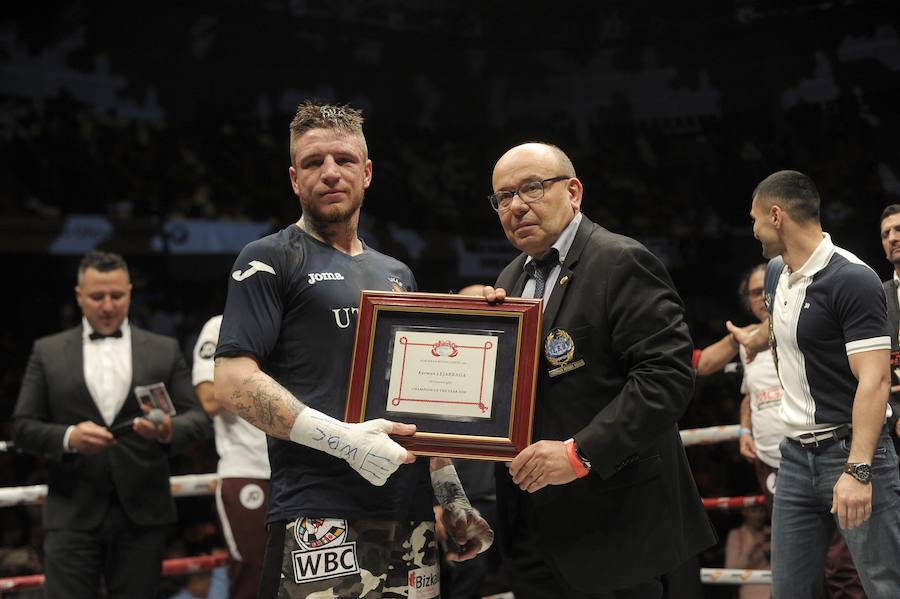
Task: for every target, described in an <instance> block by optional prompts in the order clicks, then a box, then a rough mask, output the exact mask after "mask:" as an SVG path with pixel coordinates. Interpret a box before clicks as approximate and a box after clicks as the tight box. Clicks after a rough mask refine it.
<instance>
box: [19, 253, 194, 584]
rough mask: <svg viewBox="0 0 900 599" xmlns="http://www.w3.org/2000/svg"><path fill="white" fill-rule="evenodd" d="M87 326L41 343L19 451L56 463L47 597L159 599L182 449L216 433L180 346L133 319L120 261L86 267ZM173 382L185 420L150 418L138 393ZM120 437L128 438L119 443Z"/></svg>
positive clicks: (81, 276)
mask: <svg viewBox="0 0 900 599" xmlns="http://www.w3.org/2000/svg"><path fill="white" fill-rule="evenodd" d="M75 297H76V299H77V301H78V305H79V306H80V307H81V311H82V314H83V318H82V324H81V325H80V326H78V327H76V328H73V329H70V330H68V331H63V332H62V333H58V334H55V335H51V336H49V337H44V338H42V339H38V340H37V341H36V342H35V344H34V348H33V350H32V353H31V357H30V358H29V360H28V366H27V368H26V370H25V375H24V378H23V380H22V388H21V390H20V392H19V399H18V402H17V403H16V408H15V412H14V415H13V418H14V424H13V439H14V440H15V443H16V446H17V447H20V448H22V449H23V450H25V451H28V452H30V453H34V454H38V455H42V456H45V457H46V458H47V460H48V467H49V481H48V482H49V485H48V487H49V492H48V494H47V500H46V502H45V504H44V528H45V529H47V537H46V540H45V543H44V573H45V575H46V582H45V596H46V597H48V599H53V598H56V597H60V598H62V597H65V598H66V599H76V598H81V597H84V598H89V597H90V598H94V597H97V596H98V593H99V589H100V588H101V583H100V577H101V575H102V576H103V578H104V579H105V584H106V589H107V596H108V597H110V598H115V597H121V598H126V597H127V598H128V599H136V598H139V597H147V598H155V597H156V590H157V586H158V583H159V577H160V568H161V564H162V557H163V548H164V542H165V530H166V528H165V527H166V525H168V524H171V523H173V522H175V504H174V502H173V500H172V495H171V492H170V489H169V464H168V456H169V454H170V453H173V452H177V451H180V450H182V449H183V448H185V447H186V446H188V445H190V444H192V443H193V442H195V441H197V440H199V439H202V438H205V437H207V436H209V434H210V433H211V427H210V424H209V419H208V418H207V417H206V415H205V414H204V412H203V410H202V409H201V408H200V405H199V403H198V402H197V398H196V396H195V395H194V390H193V388H192V387H191V380H190V374H189V372H188V370H187V366H186V365H185V362H184V359H183V357H182V355H181V351H180V350H179V347H178V342H177V341H176V340H175V339H171V338H169V337H162V336H160V335H156V334H153V333H150V332H148V331H143V330H141V329H139V328H137V327H133V326H131V325H129V323H128V306H129V303H130V301H131V283H130V281H129V276H128V268H127V266H126V264H125V261H124V260H123V259H122V258H121V256H118V255H117V254H110V253H105V252H96V251H94V252H90V253H89V254H87V255H86V256H85V257H84V259H83V260H82V261H81V265H80V266H79V269H78V286H77V287H75ZM153 383H165V385H166V388H167V389H168V391H169V392H170V394H171V398H172V401H173V402H174V405H175V408H176V415H174V416H169V415H165V416H164V417H163V418H162V421H161V422H160V423H158V424H155V423H154V422H151V421H150V420H148V419H146V418H142V417H141V416H142V413H143V411H145V410H146V409H149V408H145V409H144V410H142V408H141V405H140V404H139V403H138V401H137V399H136V398H135V396H134V391H133V389H134V387H135V385H149V384H153ZM112 430H114V431H117V432H120V433H123V434H121V435H120V436H118V437H116V436H114V435H113V432H111V431H112Z"/></svg>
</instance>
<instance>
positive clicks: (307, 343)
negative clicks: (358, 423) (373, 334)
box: [216, 225, 434, 522]
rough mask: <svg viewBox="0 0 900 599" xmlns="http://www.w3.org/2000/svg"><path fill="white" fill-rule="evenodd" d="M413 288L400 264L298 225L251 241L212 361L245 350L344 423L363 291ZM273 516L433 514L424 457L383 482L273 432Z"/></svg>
mask: <svg viewBox="0 0 900 599" xmlns="http://www.w3.org/2000/svg"><path fill="white" fill-rule="evenodd" d="M362 289H372V290H380V291H415V290H416V281H415V279H414V277H413V275H412V272H411V271H410V270H409V268H408V267H407V266H406V265H405V264H403V263H402V262H400V261H398V260H395V259H393V258H391V257H389V256H385V255H384V254H381V253H379V252H376V251H375V250H373V249H371V248H368V247H365V246H364V251H363V252H362V253H361V254H359V255H357V256H349V255H347V254H344V253H343V252H340V251H338V250H336V249H334V248H332V247H331V246H329V245H326V244H324V243H322V242H320V241H318V240H317V239H315V238H314V237H312V236H310V235H308V234H307V233H306V232H305V231H303V230H302V229H300V228H299V227H298V226H296V225H290V226H289V227H286V228H285V229H282V230H281V231H279V232H278V233H275V234H273V235H269V236H268V237H264V238H262V239H259V240H257V241H254V242H252V243H250V244H248V245H247V246H246V247H245V248H244V249H243V250H242V251H241V253H240V255H239V256H238V258H237V260H236V261H235V263H234V268H233V269H232V274H231V277H230V279H229V281H228V300H227V302H226V304H225V313H224V318H223V320H222V328H221V331H220V333H219V344H218V347H217V349H216V357H219V356H236V355H251V356H254V357H255V358H256V360H257V361H258V362H259V364H260V367H261V369H262V370H263V372H265V373H266V374H268V375H269V376H271V377H272V378H273V379H275V380H276V381H278V383H279V384H280V385H282V386H283V387H284V388H285V389H287V390H288V391H290V392H291V393H292V394H293V395H294V396H295V397H297V398H298V399H299V400H300V401H302V402H303V403H304V404H306V405H308V406H311V407H313V408H315V409H317V410H319V411H321V412H324V413H325V414H328V415H329V416H332V417H334V418H337V419H339V420H341V419H343V416H344V406H345V402H346V396H347V385H348V383H349V374H350V361H351V358H352V354H353V342H354V336H355V332H356V314H357V311H358V305H359V297H360V291H361V290H362ZM268 440H269V463H270V464H271V467H272V477H271V482H270V489H271V490H270V496H269V513H268V520H269V522H273V521H277V520H288V519H294V518H297V517H299V516H310V517H330V518H345V519H350V520H352V519H359V518H371V519H385V520H411V521H418V520H431V519H433V518H434V515H433V512H432V501H433V500H432V490H431V482H430V477H429V474H428V460H426V459H419V460H417V461H416V462H415V463H414V464H409V465H402V466H400V468H399V469H398V470H397V472H395V473H394V474H393V475H391V477H390V478H388V480H387V482H386V483H385V484H384V486H381V487H377V486H374V485H372V484H370V483H369V482H368V481H367V480H365V479H364V478H363V477H362V476H360V475H359V474H358V473H357V472H356V471H355V470H353V469H352V468H350V466H349V465H348V464H347V463H346V462H345V461H344V460H342V459H339V458H336V457H333V456H331V455H328V454H326V453H323V452H321V451H318V450H315V449H311V448H309V447H306V446H304V445H299V444H297V443H294V442H292V441H283V440H281V439H276V438H274V437H269V438H268Z"/></svg>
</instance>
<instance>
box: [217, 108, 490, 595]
mask: <svg viewBox="0 0 900 599" xmlns="http://www.w3.org/2000/svg"><path fill="white" fill-rule="evenodd" d="M290 130H291V146H290V147H291V166H290V168H289V173H290V177H291V184H292V186H293V189H294V193H295V194H296V195H297V197H298V198H299V200H300V205H301V207H302V210H303V216H302V217H301V218H300V220H299V221H298V222H297V223H295V224H292V225H290V226H288V227H286V228H284V229H282V230H281V231H279V232H278V233H275V234H274V235H270V236H268V237H265V238H263V239H260V240H258V241H255V242H252V243H250V244H248V245H247V246H246V247H245V248H244V249H243V250H242V251H241V253H240V255H239V256H238V259H237V261H236V262H235V265H234V268H233V272H232V273H231V277H230V280H229V282H228V284H229V287H228V300H227V302H226V305H225V313H224V317H223V320H222V326H221V330H220V333H219V344H218V347H217V349H216V367H215V397H216V399H217V400H218V401H219V402H221V403H222V404H223V405H224V406H225V407H226V408H227V409H228V410H230V411H233V412H235V413H237V414H238V415H239V416H241V417H242V418H244V419H245V420H247V421H248V422H250V423H251V424H253V425H255V426H256V427H258V428H260V429H262V430H264V431H265V432H266V433H268V435H269V464H270V466H271V469H272V475H271V485H270V495H269V511H268V524H269V537H268V541H267V547H266V560H265V562H266V563H265V566H264V569H263V576H262V582H261V591H260V595H259V596H260V597H264V598H266V599H270V598H274V597H276V596H278V597H287V596H289V597H306V596H310V595H312V594H315V595H317V596H318V595H321V596H328V597H342V598H343V597H381V596H382V594H383V593H385V592H388V593H390V596H400V597H406V596H411V597H419V598H423V599H425V598H429V597H436V596H438V595H439V594H440V572H439V568H438V560H437V557H438V556H437V546H436V543H435V524H434V512H433V511H432V504H433V500H434V498H437V500H438V501H439V502H440V503H441V504H442V505H443V506H444V514H445V515H444V516H442V519H443V522H444V525H445V527H447V530H448V531H450V534H451V535H452V536H453V538H454V540H455V541H456V542H457V544H458V545H459V546H460V549H459V551H458V552H451V553H450V554H448V557H449V558H450V559H468V558H470V557H473V556H474V555H476V554H477V553H478V552H479V551H483V550H484V549H487V547H489V546H490V543H491V541H492V539H493V533H492V532H491V531H490V528H489V526H488V525H487V523H486V522H485V521H484V519H483V518H481V516H480V515H479V514H478V512H477V511H476V510H474V509H473V508H472V507H471V505H470V504H469V501H468V499H466V497H465V494H464V493H463V491H462V487H461V485H460V484H459V479H458V477H457V475H456V471H455V469H454V468H453V466H452V464H450V462H449V460H447V459H443V458H440V459H439V458H432V459H431V460H430V464H429V463H425V462H424V461H420V462H419V463H413V462H414V461H415V456H414V455H412V454H411V453H408V452H407V451H406V450H405V449H403V447H401V446H400V445H398V444H397V443H396V442H394V441H393V440H392V439H391V438H390V437H388V433H391V434H395V435H410V434H413V433H414V432H415V427H414V426H412V425H406V424H398V423H393V422H389V421H387V420H383V419H379V420H373V421H368V422H364V423H357V424H348V423H344V422H341V421H340V420H338V419H339V418H340V417H341V416H343V413H344V402H345V398H346V393H347V384H348V378H349V377H348V375H349V368H350V361H351V357H352V351H353V343H354V334H355V326H354V324H355V319H356V313H357V309H358V304H359V296H360V290H362V289H374V290H386V291H390V290H393V291H414V290H415V289H416V282H415V279H414V278H413V275H412V273H411V272H410V270H409V268H407V266H406V265H404V264H403V263H401V262H399V261H397V260H395V259H393V258H390V257H388V256H385V255H384V254H380V253H378V252H376V251H374V250H373V249H371V248H369V247H367V246H366V245H365V244H364V243H363V242H362V240H360V239H359V237H358V236H357V226H358V223H359V213H360V207H361V206H362V200H363V195H364V192H365V189H367V188H368V186H369V183H370V182H371V180H372V161H371V160H369V158H368V150H367V147H366V141H365V137H364V136H363V132H362V115H361V114H360V112H359V111H358V110H355V109H353V108H350V107H347V106H328V105H320V104H315V103H311V102H306V103H303V104H301V105H300V106H299V107H298V109H297V113H296V115H295V117H294V119H293V121H292V122H291V128H290ZM429 466H430V468H429ZM429 469H430V475H429ZM429 478H430V481H429Z"/></svg>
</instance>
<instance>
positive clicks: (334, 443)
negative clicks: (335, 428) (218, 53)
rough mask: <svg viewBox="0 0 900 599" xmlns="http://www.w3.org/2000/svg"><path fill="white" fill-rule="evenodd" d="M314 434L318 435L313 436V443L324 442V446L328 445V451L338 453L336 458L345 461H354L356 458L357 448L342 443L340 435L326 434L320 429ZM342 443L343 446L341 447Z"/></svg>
mask: <svg viewBox="0 0 900 599" xmlns="http://www.w3.org/2000/svg"><path fill="white" fill-rule="evenodd" d="M315 432H316V433H318V436H313V438H312V440H313V441H325V444H326V445H328V448H329V449H331V450H332V451H336V452H337V453H338V457H341V458H343V459H345V460H347V461H354V460H356V456H357V454H358V453H359V448H358V447H356V446H354V445H351V444H350V443H345V442H343V441H342V440H341V437H340V435H332V434H328V433H326V432H325V431H323V430H322V429H321V428H318V427H317V428H316V430H315ZM342 443H343V446H342V445H341V444H342Z"/></svg>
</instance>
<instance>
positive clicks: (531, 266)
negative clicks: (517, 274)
mask: <svg viewBox="0 0 900 599" xmlns="http://www.w3.org/2000/svg"><path fill="white" fill-rule="evenodd" d="M557 264H559V251H557V249H556V248H550V251H549V252H547V254H546V255H545V256H544V257H543V258H540V259H534V260H532V261H531V262H529V263H528V264H526V265H525V272H526V273H527V274H528V276H530V277H531V278H532V279H534V297H535V298H536V299H541V298H543V297H544V289H545V288H546V284H547V277H548V276H550V272H551V271H552V270H553V267H554V266H556V265H557Z"/></svg>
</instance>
